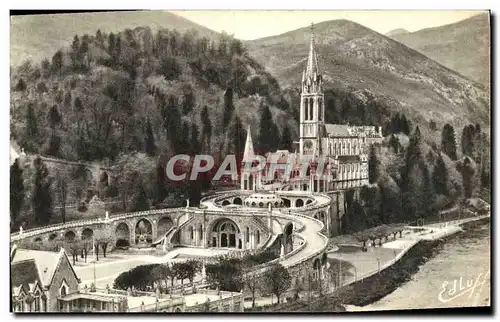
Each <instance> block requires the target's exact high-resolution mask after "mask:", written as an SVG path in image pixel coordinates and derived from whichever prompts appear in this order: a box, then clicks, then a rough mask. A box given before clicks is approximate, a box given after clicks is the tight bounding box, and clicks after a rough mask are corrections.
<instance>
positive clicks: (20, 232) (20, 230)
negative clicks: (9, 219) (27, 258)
mask: <svg viewBox="0 0 500 322" xmlns="http://www.w3.org/2000/svg"><path fill="white" fill-rule="evenodd" d="M22 234H23V226H19V235H22Z"/></svg>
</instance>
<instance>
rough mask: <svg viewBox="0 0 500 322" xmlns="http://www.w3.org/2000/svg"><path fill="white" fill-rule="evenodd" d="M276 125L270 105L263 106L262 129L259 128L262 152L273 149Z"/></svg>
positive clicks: (261, 115)
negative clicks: (273, 132) (273, 135)
mask: <svg viewBox="0 0 500 322" xmlns="http://www.w3.org/2000/svg"><path fill="white" fill-rule="evenodd" d="M273 127H274V122H273V116H272V114H271V110H270V109H269V106H267V105H265V106H263V107H262V108H261V114H260V129H259V146H260V150H261V151H262V153H266V152H270V151H271V149H272V145H273V144H272V142H271V140H272V139H273V138H272V129H273Z"/></svg>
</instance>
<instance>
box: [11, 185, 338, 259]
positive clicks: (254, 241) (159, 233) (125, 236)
mask: <svg viewBox="0 0 500 322" xmlns="http://www.w3.org/2000/svg"><path fill="white" fill-rule="evenodd" d="M329 208H330V198H329V197H328V196H326V195H322V194H310V193H308V192H300V191H277V192H265V191H261V192H247V191H236V190H235V191H229V192H225V193H217V194H213V195H210V196H207V197H204V198H203V199H202V201H201V203H200V206H199V207H190V206H189V205H188V206H187V207H183V208H171V209H157V210H149V211H141V212H133V213H123V214H113V215H108V214H107V213H106V214H103V216H102V217H101V218H96V219H89V220H78V221H72V222H67V223H65V224H57V225H50V226H45V227H41V228H35V229H30V230H24V231H23V230H22V229H21V230H20V231H19V232H17V233H14V234H11V242H12V243H18V242H20V241H23V240H29V241H30V242H34V243H36V242H41V241H50V240H53V239H55V238H63V239H66V240H74V239H81V240H83V239H91V238H92V237H93V236H94V234H97V233H99V232H100V231H104V230H107V231H109V232H110V235H111V236H112V238H113V246H125V245H127V246H130V247H152V246H156V248H157V250H158V251H159V252H162V251H165V252H168V251H169V250H171V249H172V248H174V247H199V248H223V249H224V248H227V249H233V250H257V249H264V248H268V247H275V248H276V249H278V250H280V252H281V257H282V259H283V260H286V263H288V264H295V263H298V262H302V260H304V259H308V258H309V257H311V256H315V255H317V254H319V253H321V252H322V251H324V248H326V244H327V238H326V236H325V235H324V234H323V233H322V232H325V234H326V231H327V229H326V228H327V226H328V225H330V224H331V223H330V222H329V220H328V218H330V216H328V215H327V214H328V212H329ZM287 255H291V256H287Z"/></svg>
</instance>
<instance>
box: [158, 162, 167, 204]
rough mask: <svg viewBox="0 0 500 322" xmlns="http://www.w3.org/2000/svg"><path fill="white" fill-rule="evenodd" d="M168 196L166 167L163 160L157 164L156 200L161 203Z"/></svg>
mask: <svg viewBox="0 0 500 322" xmlns="http://www.w3.org/2000/svg"><path fill="white" fill-rule="evenodd" d="M166 197H167V187H166V174H165V167H164V166H163V165H162V163H161V161H159V162H158V164H157V166H156V185H155V200H156V203H160V202H162V201H163V200H165V198H166Z"/></svg>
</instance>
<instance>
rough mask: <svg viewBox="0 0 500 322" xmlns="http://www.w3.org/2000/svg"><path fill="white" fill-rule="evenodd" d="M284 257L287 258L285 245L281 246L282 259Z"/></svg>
mask: <svg viewBox="0 0 500 322" xmlns="http://www.w3.org/2000/svg"><path fill="white" fill-rule="evenodd" d="M283 256H285V246H283V244H281V252H280V257H283Z"/></svg>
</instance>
